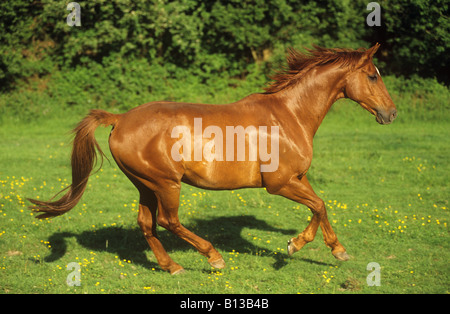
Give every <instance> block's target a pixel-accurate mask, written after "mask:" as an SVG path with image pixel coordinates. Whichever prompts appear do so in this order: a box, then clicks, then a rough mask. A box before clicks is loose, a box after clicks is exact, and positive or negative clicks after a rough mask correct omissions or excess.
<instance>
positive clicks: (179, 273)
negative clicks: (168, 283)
mask: <svg viewBox="0 0 450 314" xmlns="http://www.w3.org/2000/svg"><path fill="white" fill-rule="evenodd" d="M185 272H186V271H185V270H184V268H183V267H181V268H180V269H177V270H175V271H174V272H171V273H170V274H171V275H181V274H184V273H185Z"/></svg>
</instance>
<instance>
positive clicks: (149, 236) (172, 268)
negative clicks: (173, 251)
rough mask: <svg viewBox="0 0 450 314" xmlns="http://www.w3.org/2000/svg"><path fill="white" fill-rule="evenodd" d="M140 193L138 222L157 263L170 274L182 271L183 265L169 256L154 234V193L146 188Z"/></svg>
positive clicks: (156, 204)
mask: <svg viewBox="0 0 450 314" xmlns="http://www.w3.org/2000/svg"><path fill="white" fill-rule="evenodd" d="M140 193H141V196H140V200H139V214H138V224H139V226H140V227H141V229H142V232H143V233H144V237H145V239H146V240H147V242H148V244H149V245H150V247H151V249H152V251H153V254H155V257H156V259H157V260H158V264H159V265H160V266H161V268H162V269H164V270H167V271H169V272H170V273H171V274H172V275H175V274H179V273H182V272H183V271H184V269H183V267H181V266H180V265H178V264H177V263H175V262H174V261H173V260H172V259H171V258H170V256H169V254H167V252H166V250H165V249H164V247H163V246H162V244H161V242H160V241H159V239H158V237H157V235H156V209H157V206H158V203H157V199H156V196H155V194H154V193H153V192H152V191H150V190H147V189H144V190H142V189H140Z"/></svg>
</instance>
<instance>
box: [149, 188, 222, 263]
mask: <svg viewBox="0 0 450 314" xmlns="http://www.w3.org/2000/svg"><path fill="white" fill-rule="evenodd" d="M180 188H181V185H180V184H179V183H174V184H170V185H167V186H166V188H165V189H162V190H159V191H157V192H156V196H157V198H158V218H157V221H158V224H159V225H160V226H162V227H164V228H166V229H167V230H169V231H171V232H172V233H174V234H176V235H177V236H178V237H180V238H181V239H183V240H185V241H187V242H188V243H190V244H191V245H192V246H194V247H195V248H196V249H197V250H198V252H199V253H200V254H202V255H203V256H206V257H207V258H208V262H209V264H210V265H211V266H212V267H214V268H224V267H225V262H224V260H223V258H222V256H221V255H220V253H219V252H217V250H216V249H215V248H214V247H213V246H212V244H211V243H210V242H209V241H206V240H204V239H202V238H200V237H199V236H197V235H196V234H194V233H193V232H191V231H189V230H188V229H186V228H185V227H184V226H183V225H182V224H181V223H180V220H179V219H178V206H179V196H180Z"/></svg>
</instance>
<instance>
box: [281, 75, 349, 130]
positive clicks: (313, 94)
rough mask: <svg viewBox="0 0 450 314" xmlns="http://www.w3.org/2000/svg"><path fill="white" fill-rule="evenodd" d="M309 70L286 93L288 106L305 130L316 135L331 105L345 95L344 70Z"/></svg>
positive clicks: (285, 97)
mask: <svg viewBox="0 0 450 314" xmlns="http://www.w3.org/2000/svg"><path fill="white" fill-rule="evenodd" d="M317 72H318V71H314V70H312V71H309V73H307V74H305V77H303V78H302V79H301V81H300V82H298V83H297V85H296V86H294V87H292V88H291V89H289V90H287V91H286V92H285V94H284V99H285V104H286V108H287V109H288V110H289V111H290V112H291V115H292V117H293V118H294V120H295V121H296V123H298V124H299V125H301V127H302V128H303V129H304V130H305V132H307V133H309V135H310V136H312V137H313V136H314V134H315V133H316V132H317V129H318V128H319V126H320V124H321V123H322V121H323V119H324V118H325V115H326V114H327V112H328V110H329V109H330V107H331V105H332V104H333V103H334V102H336V100H338V99H340V98H342V97H344V94H343V91H342V90H343V82H342V81H343V77H344V75H343V72H342V71H322V72H321V73H319V74H317Z"/></svg>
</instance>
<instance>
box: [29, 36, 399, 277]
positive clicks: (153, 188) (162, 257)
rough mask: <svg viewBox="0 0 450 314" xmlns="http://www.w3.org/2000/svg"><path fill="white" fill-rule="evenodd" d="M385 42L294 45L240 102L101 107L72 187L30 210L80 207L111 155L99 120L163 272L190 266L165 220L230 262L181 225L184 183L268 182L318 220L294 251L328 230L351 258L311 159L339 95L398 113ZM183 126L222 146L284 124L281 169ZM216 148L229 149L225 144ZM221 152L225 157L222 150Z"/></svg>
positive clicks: (53, 212) (87, 125)
mask: <svg viewBox="0 0 450 314" xmlns="http://www.w3.org/2000/svg"><path fill="white" fill-rule="evenodd" d="M378 47H379V45H378V44H376V45H375V46H373V47H372V48H370V49H367V50H366V49H362V48H361V49H358V50H350V49H326V48H322V47H318V46H314V49H308V52H306V53H301V52H298V51H295V50H290V51H289V54H288V57H287V62H288V67H287V68H286V69H284V70H283V71H281V72H279V73H278V74H276V75H275V76H274V77H273V79H274V81H273V82H272V84H271V85H269V86H268V87H267V88H265V93H261V94H252V95H250V96H247V97H245V98H244V99H242V100H240V101H237V102H235V103H231V104H226V105H206V104H192V103H175V102H151V103H147V104H144V105H141V106H138V107H136V108H134V109H132V110H130V111H129V112H127V113H123V114H112V113H108V112H106V111H103V110H92V111H91V112H90V113H89V115H88V116H86V117H85V118H84V119H83V120H82V121H81V122H80V123H79V124H78V125H77V127H76V128H75V129H74V133H75V138H74V142H73V151H72V156H71V161H72V184H71V185H70V187H69V189H68V191H67V192H66V194H65V195H63V196H62V197H61V198H60V199H59V200H56V201H52V200H50V201H48V202H43V201H39V200H30V201H31V202H32V203H33V204H35V205H32V206H31V208H32V209H33V210H35V211H37V212H43V213H44V214H41V215H40V216H38V218H41V219H42V218H49V217H54V216H59V215H61V214H63V213H65V212H67V211H69V210H70V209H72V208H73V207H74V206H75V205H76V204H77V203H78V201H79V200H80V198H81V196H82V194H83V192H84V190H85V188H86V185H87V182H88V178H89V175H90V173H91V171H92V168H93V166H94V162H95V160H96V157H97V153H96V150H97V151H98V152H99V153H100V154H101V156H102V155H103V152H102V151H101V149H100V147H99V145H98V143H97V141H96V140H95V137H94V132H95V129H96V128H97V127H98V126H100V125H104V126H110V125H112V126H113V128H112V131H111V134H110V138H109V146H110V150H111V153H112V156H113V157H114V159H115V161H116V162H117V164H118V166H119V167H120V169H121V170H122V171H123V172H124V173H125V175H126V176H127V177H128V178H129V179H130V180H131V182H133V184H134V185H135V186H136V188H137V189H138V191H139V193H140V199H139V214H138V224H139V226H140V227H141V229H142V231H143V233H144V236H145V238H146V240H147V241H148V244H149V245H150V247H151V249H152V250H153V252H154V254H155V256H156V259H157V260H158V263H159V265H160V267H161V268H162V269H164V270H167V271H169V272H170V273H171V274H178V273H180V272H183V271H184V269H183V267H181V266H180V265H179V264H177V263H175V262H174V261H173V260H172V259H171V258H170V257H169V255H168V254H167V252H166V251H165V249H164V247H163V246H162V244H161V242H160V240H159V239H158V237H157V234H156V223H157V224H159V225H161V226H162V227H164V228H166V229H168V230H170V231H171V232H173V233H174V234H176V235H177V236H179V237H180V238H182V239H184V240H186V241H187V242H189V243H190V244H192V245H193V246H194V247H195V248H196V249H197V250H198V251H199V252H200V254H202V255H204V256H206V257H207V258H208V262H209V264H210V265H211V266H213V267H215V268H223V267H225V262H224V260H223V258H222V256H221V255H220V253H219V252H218V251H217V250H216V249H215V248H214V247H213V246H212V244H211V243H210V242H208V241H206V240H204V239H202V238H200V237H199V236H197V235H195V234H194V233H192V232H191V231H189V230H188V229H186V228H185V227H184V226H183V225H182V224H181V223H180V221H179V219H178V207H179V196H180V188H181V182H185V183H188V184H190V185H194V186H197V187H201V188H205V189H211V190H224V189H225V190H226V189H238V188H244V187H255V188H256V187H258V188H262V187H264V188H266V190H267V192H269V193H271V194H276V195H281V196H284V197H286V198H288V199H291V200H293V201H295V202H298V203H300V204H304V205H306V206H307V207H308V208H309V209H310V210H311V211H312V213H313V217H312V219H311V221H310V223H309V225H308V226H307V227H306V229H305V230H304V231H303V232H302V233H300V234H299V235H298V236H297V237H296V238H292V239H290V240H289V242H288V253H289V255H292V254H293V253H294V252H296V251H298V250H300V249H301V248H302V247H303V246H304V245H305V244H307V243H308V242H311V241H312V240H313V239H314V237H315V235H316V231H317V229H318V227H319V226H320V227H321V229H322V232H323V237H324V240H325V244H326V245H327V246H328V247H329V248H331V252H332V254H333V255H334V256H335V257H336V258H337V259H338V260H348V258H349V256H348V254H347V253H346V250H345V248H344V246H343V245H342V244H341V243H339V241H338V239H337V236H336V234H335V233H334V231H333V229H332V228H331V225H330V223H329V221H328V218H327V212H326V209H325V205H324V202H323V201H322V200H321V199H320V198H319V197H318V196H317V195H316V193H314V191H313V189H312V187H311V185H310V184H309V182H308V179H307V177H306V173H307V171H308V168H309V167H310V165H311V159H312V155H313V137H314V134H315V133H316V131H317V129H318V128H319V126H320V124H321V122H322V120H323V119H324V117H325V115H326V113H327V112H328V110H329V109H330V107H331V105H332V104H333V103H334V102H335V101H336V100H338V99H340V98H350V99H352V100H354V101H356V102H357V103H359V104H360V105H361V106H362V107H363V108H364V109H367V110H368V111H369V112H370V113H372V114H373V115H375V117H376V121H377V122H378V123H380V124H389V123H391V122H392V121H393V120H394V119H395V118H396V116H397V111H396V108H395V105H394V103H393V101H392V99H391V97H390V96H389V94H388V91H387V90H386V87H385V85H384V83H383V81H382V79H381V77H380V73H379V71H378V69H377V68H376V67H375V66H374V64H373V62H372V57H373V55H374V54H375V52H376V51H377V49H378ZM199 118H201V122H202V124H201V125H200V130H194V129H195V126H194V120H195V119H199ZM197 121H198V120H197ZM180 126H181V129H182V130H187V131H191V132H193V133H195V132H197V136H198V131H200V140H202V139H206V138H212V133H215V139H214V141H213V142H214V144H218V143H220V141H216V138H218V136H219V133H220V132H219V131H220V130H225V129H227V126H228V127H229V126H242V127H243V128H247V129H248V127H250V126H260V128H259V129H257V128H253V129H252V130H253V132H257V133H261V127H266V129H267V127H272V128H275V127H276V128H277V130H278V131H279V134H278V133H277V135H278V137H277V142H275V141H271V143H272V147H271V149H272V151H275V150H276V149H278V152H279V154H278V156H276V158H278V160H277V164H276V166H277V167H276V169H273V170H272V171H261V169H262V166H263V165H264V164H267V159H265V160H263V158H262V156H261V150H260V151H259V152H258V151H256V152H257V156H256V158H255V159H253V160H249V153H245V154H244V155H243V156H244V157H245V158H241V159H240V160H239V158H233V157H236V156H237V155H236V152H234V155H230V157H231V159H228V158H227V160H224V159H223V158H213V159H208V160H204V159H205V158H201V156H200V158H198V157H199V156H197V158H196V157H195V154H196V152H195V150H196V149H197V148H198V145H201V146H200V153H201V152H202V149H203V148H204V146H206V145H205V144H203V142H201V141H200V144H199V142H198V141H197V140H195V139H192V138H190V139H188V140H187V141H185V142H183V143H185V144H186V145H185V146H183V145H181V146H180V145H179V146H176V145H177V143H178V144H180V143H179V141H180V139H179V135H180V134H175V135H176V136H173V135H174V130H175V129H176V128H177V127H180ZM206 126H215V128H216V129H215V130H216V131H215V132H210V134H209V137H208V136H207V135H206V134H205V132H204V131H205V127H206ZM197 128H199V127H198V126H197ZM217 129H219V131H217ZM247 129H246V130H247ZM227 130H228V129H227ZM175 133H176V132H175ZM250 133H251V132H247V133H245V135H244V141H245V143H246V144H247V145H250V146H251V145H256V144H255V143H253V144H251V143H250V135H251V134H250ZM259 135H260V136H261V134H259ZM265 136H266V143H268V142H269V141H268V140H267V139H271V140H273V139H274V138H273V137H274V135H273V134H268V133H267V134H265ZM194 138H195V136H194ZM197 139H198V138H197ZM260 139H261V137H260ZM222 140H223V139H222ZM226 140H227V141H228V140H229V138H228V137H227V139H226ZM232 140H233V141H234V137H233V139H232ZM274 143H275V144H276V145H278V146H277V147H275V146H274V145H275V144H274ZM187 144H189V145H187ZM190 144H192V145H190ZM261 145H262V143H261V142H260V146H261ZM196 146H197V148H196ZM226 146H227V149H228V148H230V147H231V148H234V143H232V144H231V145H229V143H227V145H226ZM174 147H176V149H175V152H181V150H183V156H182V158H174V156H173V152H174ZM210 148H211V147H210ZM250 148H251V147H250ZM177 149H178V151H177ZM214 149H215V150H216V152H220V147H219V146H218V145H217V147H214ZM192 156H194V158H191V157H192ZM214 156H215V157H220V156H219V154H216V155H214ZM178 157H179V156H178ZM227 157H228V155H227ZM241 157H242V156H241Z"/></svg>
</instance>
